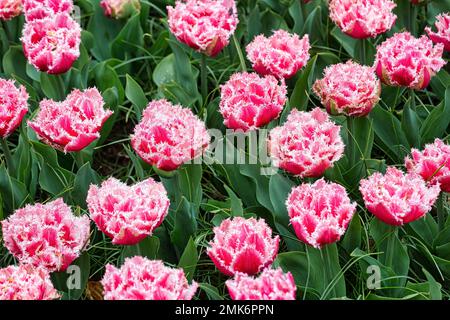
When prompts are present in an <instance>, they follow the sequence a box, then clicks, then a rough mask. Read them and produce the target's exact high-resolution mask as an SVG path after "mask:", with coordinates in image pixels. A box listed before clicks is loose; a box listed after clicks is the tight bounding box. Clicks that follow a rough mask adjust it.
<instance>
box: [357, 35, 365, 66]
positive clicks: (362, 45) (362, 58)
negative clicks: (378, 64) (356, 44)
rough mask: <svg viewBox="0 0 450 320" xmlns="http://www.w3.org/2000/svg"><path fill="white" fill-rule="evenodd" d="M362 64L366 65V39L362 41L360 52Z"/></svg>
mask: <svg viewBox="0 0 450 320" xmlns="http://www.w3.org/2000/svg"><path fill="white" fill-rule="evenodd" d="M359 59H360V60H361V61H360V62H361V64H362V65H365V64H366V39H361V51H360V57H359Z"/></svg>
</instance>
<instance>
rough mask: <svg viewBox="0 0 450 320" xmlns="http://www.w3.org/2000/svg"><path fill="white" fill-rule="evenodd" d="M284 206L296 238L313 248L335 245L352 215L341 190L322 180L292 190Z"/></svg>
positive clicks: (348, 203)
mask: <svg viewBox="0 0 450 320" xmlns="http://www.w3.org/2000/svg"><path fill="white" fill-rule="evenodd" d="M286 206H287V210H288V214H289V217H290V221H291V224H292V226H293V227H294V230H295V234H296V235H297V237H298V238H299V239H300V240H301V241H303V242H305V243H307V244H309V245H311V246H313V247H315V248H321V247H322V246H324V245H327V244H331V243H334V242H336V241H339V239H340V238H341V237H342V235H343V234H344V233H345V231H346V230H347V226H348V224H349V222H350V220H351V219H352V217H353V214H354V213H355V211H356V203H352V202H351V201H350V198H349V197H348V195H347V192H346V190H345V188H344V187H342V186H341V185H339V184H336V183H328V182H326V181H325V180H323V179H320V180H318V181H316V182H314V183H313V184H309V183H304V184H302V185H300V186H298V187H295V188H293V189H292V191H291V193H290V194H289V196H288V199H287V201H286Z"/></svg>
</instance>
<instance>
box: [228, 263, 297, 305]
mask: <svg viewBox="0 0 450 320" xmlns="http://www.w3.org/2000/svg"><path fill="white" fill-rule="evenodd" d="M225 284H226V286H227V288H228V292H229V293H230V296H231V299H233V300H295V293H296V291H297V287H296V286H295V282H294V277H293V276H292V274H291V273H290V272H288V273H283V271H282V270H281V269H280V268H278V269H270V268H266V269H264V270H263V272H262V273H261V275H259V276H257V277H253V276H249V275H247V274H245V273H237V274H236V275H235V276H234V278H233V279H230V280H227V281H226V282H225Z"/></svg>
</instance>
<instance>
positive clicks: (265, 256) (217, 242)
mask: <svg viewBox="0 0 450 320" xmlns="http://www.w3.org/2000/svg"><path fill="white" fill-rule="evenodd" d="M279 240H280V239H279V236H276V237H272V229H270V227H269V226H268V225H267V224H266V222H265V221H264V219H259V220H256V219H254V218H250V219H245V218H242V217H235V218H233V219H230V218H229V219H226V220H224V221H222V223H221V224H220V226H219V227H215V228H214V239H213V241H211V242H210V247H209V248H208V250H207V253H208V255H209V257H210V258H211V260H212V261H213V262H214V264H215V265H216V267H217V269H219V271H221V272H222V273H223V274H225V275H228V276H231V275H234V274H236V273H237V272H242V273H245V274H248V275H253V274H257V273H258V272H260V271H261V270H263V269H264V268H266V267H268V266H269V265H271V264H272V262H273V260H274V259H275V257H276V255H277V253H278V243H279Z"/></svg>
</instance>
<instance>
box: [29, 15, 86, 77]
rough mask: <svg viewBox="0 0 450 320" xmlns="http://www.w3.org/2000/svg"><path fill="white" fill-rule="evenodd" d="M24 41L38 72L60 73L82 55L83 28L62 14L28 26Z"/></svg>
mask: <svg viewBox="0 0 450 320" xmlns="http://www.w3.org/2000/svg"><path fill="white" fill-rule="evenodd" d="M21 40H22V44H23V51H24V54H25V56H26V57H27V59H28V62H29V63H31V64H32V65H33V66H34V67H35V68H36V69H37V70H39V71H42V72H47V73H49V74H61V73H64V72H66V71H68V70H69V69H70V68H71V67H72V64H73V63H74V62H75V60H77V59H78V57H79V56H80V48H79V47H80V42H81V28H80V25H79V24H78V23H77V22H76V21H75V20H73V19H72V18H71V17H70V16H69V15H68V14H67V13H59V14H56V15H49V16H48V17H45V18H42V19H36V20H32V21H29V22H27V23H25V26H24V28H23V36H22V39H21Z"/></svg>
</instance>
